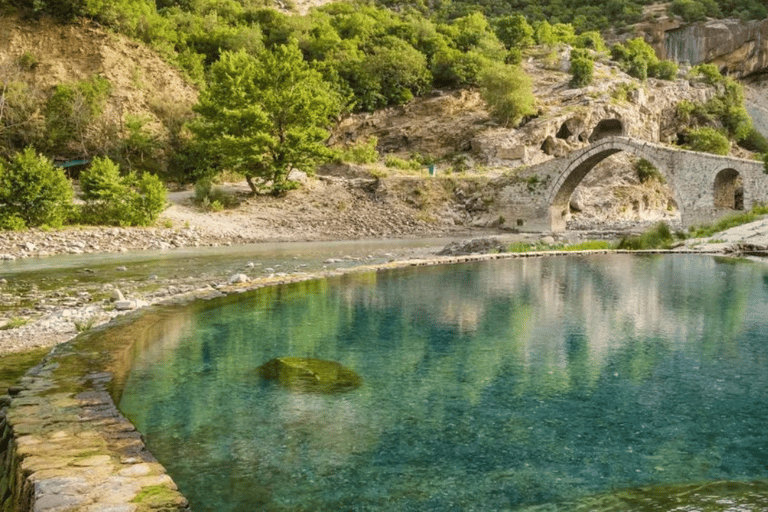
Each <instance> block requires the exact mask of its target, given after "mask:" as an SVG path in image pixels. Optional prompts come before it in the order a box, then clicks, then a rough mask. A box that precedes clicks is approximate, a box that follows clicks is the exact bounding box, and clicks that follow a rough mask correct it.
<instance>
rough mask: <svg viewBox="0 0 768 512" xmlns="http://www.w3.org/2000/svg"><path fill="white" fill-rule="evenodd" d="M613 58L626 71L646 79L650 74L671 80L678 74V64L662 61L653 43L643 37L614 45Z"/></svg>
mask: <svg viewBox="0 0 768 512" xmlns="http://www.w3.org/2000/svg"><path fill="white" fill-rule="evenodd" d="M611 58H612V59H613V60H615V61H616V62H618V63H619V67H620V68H621V69H622V70H623V71H624V72H625V73H627V74H628V75H630V76H633V77H635V78H639V79H640V80H645V79H646V78H648V77H649V76H650V77H655V78H661V79H664V80H671V79H672V78H674V77H675V76H676V75H677V64H675V63H674V62H671V61H660V60H659V58H658V57H656V52H654V50H653V48H652V47H651V45H649V44H648V43H646V42H645V41H644V40H643V38H642V37H636V38H634V39H630V40H629V41H627V42H626V43H624V44H621V43H617V44H615V45H613V46H612V47H611Z"/></svg>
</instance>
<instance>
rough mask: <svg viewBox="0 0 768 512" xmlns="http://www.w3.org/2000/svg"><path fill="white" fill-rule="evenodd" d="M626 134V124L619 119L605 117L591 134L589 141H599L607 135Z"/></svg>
mask: <svg viewBox="0 0 768 512" xmlns="http://www.w3.org/2000/svg"><path fill="white" fill-rule="evenodd" d="M621 135H624V124H623V123H622V122H621V120H619V119H603V120H602V121H600V122H599V123H597V126H595V129H594V130H592V134H591V135H590V136H589V142H597V141H598V140H600V139H604V138H606V137H617V136H621Z"/></svg>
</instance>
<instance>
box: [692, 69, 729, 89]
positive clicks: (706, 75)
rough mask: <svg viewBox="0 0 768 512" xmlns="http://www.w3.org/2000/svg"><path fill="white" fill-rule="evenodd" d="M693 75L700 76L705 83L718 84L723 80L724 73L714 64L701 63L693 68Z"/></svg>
mask: <svg viewBox="0 0 768 512" xmlns="http://www.w3.org/2000/svg"><path fill="white" fill-rule="evenodd" d="M690 74H691V76H698V77H700V78H701V79H702V80H703V81H704V83H706V84H709V85H716V84H719V83H720V82H722V81H723V75H721V74H720V70H719V69H717V66H715V65H714V64H699V65H697V66H694V67H693V68H692V69H691V73H690Z"/></svg>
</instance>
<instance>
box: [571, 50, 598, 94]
mask: <svg viewBox="0 0 768 512" xmlns="http://www.w3.org/2000/svg"><path fill="white" fill-rule="evenodd" d="M594 75H595V62H594V60H592V55H591V54H590V53H589V51H588V50H583V49H580V48H574V49H573V50H571V87H586V86H587V85H589V84H591V83H592V80H593V78H594Z"/></svg>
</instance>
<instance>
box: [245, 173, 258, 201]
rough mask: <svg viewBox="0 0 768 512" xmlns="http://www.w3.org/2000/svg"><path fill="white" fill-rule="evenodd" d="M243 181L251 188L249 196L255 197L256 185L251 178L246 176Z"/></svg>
mask: <svg viewBox="0 0 768 512" xmlns="http://www.w3.org/2000/svg"><path fill="white" fill-rule="evenodd" d="M245 181H246V182H248V186H249V187H251V195H252V196H255V195H256V194H257V193H258V190H257V189H256V184H255V183H254V182H253V177H252V176H249V175H246V176H245Z"/></svg>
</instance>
